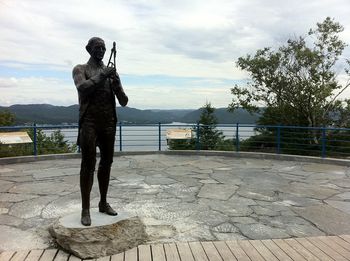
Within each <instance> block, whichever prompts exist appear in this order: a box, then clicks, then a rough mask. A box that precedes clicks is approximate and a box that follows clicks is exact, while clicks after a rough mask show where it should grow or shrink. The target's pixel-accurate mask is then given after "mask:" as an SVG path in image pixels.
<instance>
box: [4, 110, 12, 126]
mask: <svg viewBox="0 0 350 261" xmlns="http://www.w3.org/2000/svg"><path fill="white" fill-rule="evenodd" d="M14 123H15V115H14V114H13V113H11V112H10V111H8V110H4V111H0V126H11V125H13V124H14Z"/></svg>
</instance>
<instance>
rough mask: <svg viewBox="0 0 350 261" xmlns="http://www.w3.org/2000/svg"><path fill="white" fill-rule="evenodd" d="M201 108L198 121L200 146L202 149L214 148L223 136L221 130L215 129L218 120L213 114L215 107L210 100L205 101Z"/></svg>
mask: <svg viewBox="0 0 350 261" xmlns="http://www.w3.org/2000/svg"><path fill="white" fill-rule="evenodd" d="M201 109H202V113H201V116H200V118H199V122H198V123H199V140H200V146H201V149H202V150H214V149H216V146H217V145H218V144H219V142H220V141H222V140H223V139H224V138H225V137H224V135H223V134H222V132H221V131H219V130H217V129H216V125H217V123H218V121H217V118H216V117H215V115H214V111H215V108H213V107H212V106H211V104H210V102H209V103H208V102H207V103H206V104H205V105H204V106H203V107H202V108H201Z"/></svg>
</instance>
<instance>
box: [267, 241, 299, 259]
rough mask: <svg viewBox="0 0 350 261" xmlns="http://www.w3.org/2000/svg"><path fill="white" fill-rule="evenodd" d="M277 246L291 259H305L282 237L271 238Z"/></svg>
mask: <svg viewBox="0 0 350 261" xmlns="http://www.w3.org/2000/svg"><path fill="white" fill-rule="evenodd" d="M272 241H273V242H274V243H275V244H276V245H277V246H278V247H279V248H281V249H282V250H283V251H284V252H285V253H286V254H287V255H288V256H290V258H292V259H293V260H298V261H299V260H306V259H305V258H304V257H303V256H301V255H300V254H298V253H297V252H296V251H295V250H294V249H293V248H291V247H290V246H289V245H288V244H287V243H286V242H284V241H283V240H282V239H273V240H272Z"/></svg>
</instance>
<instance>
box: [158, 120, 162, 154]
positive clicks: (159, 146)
mask: <svg viewBox="0 0 350 261" xmlns="http://www.w3.org/2000/svg"><path fill="white" fill-rule="evenodd" d="M161 132H162V130H161V123H160V122H159V123H158V150H159V151H161V150H162V139H161V135H162V134H161Z"/></svg>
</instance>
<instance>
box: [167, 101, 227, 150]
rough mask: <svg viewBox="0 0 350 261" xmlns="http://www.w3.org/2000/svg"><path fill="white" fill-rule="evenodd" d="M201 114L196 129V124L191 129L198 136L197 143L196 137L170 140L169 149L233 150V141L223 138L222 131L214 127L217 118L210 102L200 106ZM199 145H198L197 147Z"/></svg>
mask: <svg viewBox="0 0 350 261" xmlns="http://www.w3.org/2000/svg"><path fill="white" fill-rule="evenodd" d="M201 111H202V112H201V115H200V118H199V121H198V122H197V124H198V126H199V127H198V130H197V126H194V127H193V129H192V132H193V133H196V135H198V138H199V143H198V144H197V138H192V139H188V140H171V141H170V143H169V148H170V149H171V150H194V149H197V148H198V149H201V150H233V145H232V144H233V141H232V140H225V136H224V135H223V133H222V132H221V131H219V130H217V129H216V125H217V118H216V116H215V115H214V111H215V108H213V107H212V106H211V104H210V103H208V102H207V103H206V104H205V105H204V106H203V107H202V108H201ZM198 146H199V147H198Z"/></svg>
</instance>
